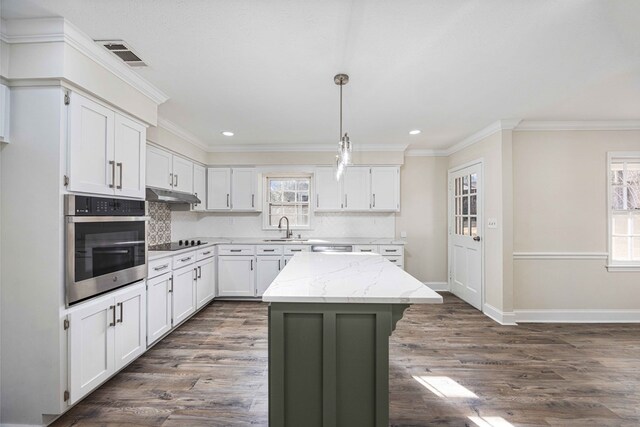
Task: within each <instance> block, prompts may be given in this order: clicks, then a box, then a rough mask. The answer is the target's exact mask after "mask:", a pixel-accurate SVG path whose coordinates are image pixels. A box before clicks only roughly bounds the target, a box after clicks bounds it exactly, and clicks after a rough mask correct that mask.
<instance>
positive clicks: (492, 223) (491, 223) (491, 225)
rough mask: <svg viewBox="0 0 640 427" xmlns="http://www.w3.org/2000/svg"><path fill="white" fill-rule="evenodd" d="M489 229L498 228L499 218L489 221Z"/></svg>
mask: <svg viewBox="0 0 640 427" xmlns="http://www.w3.org/2000/svg"><path fill="white" fill-rule="evenodd" d="M487 227H489V228H498V219H497V218H489V219H488V220H487Z"/></svg>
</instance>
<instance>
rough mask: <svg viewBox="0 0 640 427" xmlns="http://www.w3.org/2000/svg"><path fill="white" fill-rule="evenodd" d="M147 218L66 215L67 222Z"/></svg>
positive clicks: (128, 220)
mask: <svg viewBox="0 0 640 427" xmlns="http://www.w3.org/2000/svg"><path fill="white" fill-rule="evenodd" d="M149 219H150V217H148V216H68V217H67V222H135V221H149Z"/></svg>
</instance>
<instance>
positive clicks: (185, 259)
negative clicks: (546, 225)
mask: <svg viewBox="0 0 640 427" xmlns="http://www.w3.org/2000/svg"><path fill="white" fill-rule="evenodd" d="M190 259H191V257H190V256H188V257H186V258H182V259H181V260H180V262H185V261H189V260H190Z"/></svg>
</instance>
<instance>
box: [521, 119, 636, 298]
mask: <svg viewBox="0 0 640 427" xmlns="http://www.w3.org/2000/svg"><path fill="white" fill-rule="evenodd" d="M513 135H514V137H513V183H514V189H513V194H514V239H513V242H514V243H513V244H514V249H513V250H514V252H517V253H518V252H570V253H581V252H607V202H606V197H607V196H606V191H607V170H606V158H607V151H640V131H544V132H543V131H540V132H514V134H513ZM605 264H606V260H604V259H598V260H559V259H550V260H524V259H516V260H515V262H514V294H515V295H514V305H515V309H516V310H517V309H540V310H542V309H640V273H639V272H626V273H623V272H608V271H607V270H606V268H605Z"/></svg>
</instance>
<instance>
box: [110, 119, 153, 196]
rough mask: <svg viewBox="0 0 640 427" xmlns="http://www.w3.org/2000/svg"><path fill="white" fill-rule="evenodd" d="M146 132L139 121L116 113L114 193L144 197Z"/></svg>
mask: <svg viewBox="0 0 640 427" xmlns="http://www.w3.org/2000/svg"><path fill="white" fill-rule="evenodd" d="M146 134H147V129H146V128H145V127H144V126H142V125H141V124H140V123H137V122H135V121H133V120H131V119H129V118H127V117H125V116H122V115H120V114H117V113H116V116H115V159H116V195H120V196H127V197H136V198H144V197H145V166H146V161H145V158H146V149H145V147H146V144H147V141H146Z"/></svg>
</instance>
